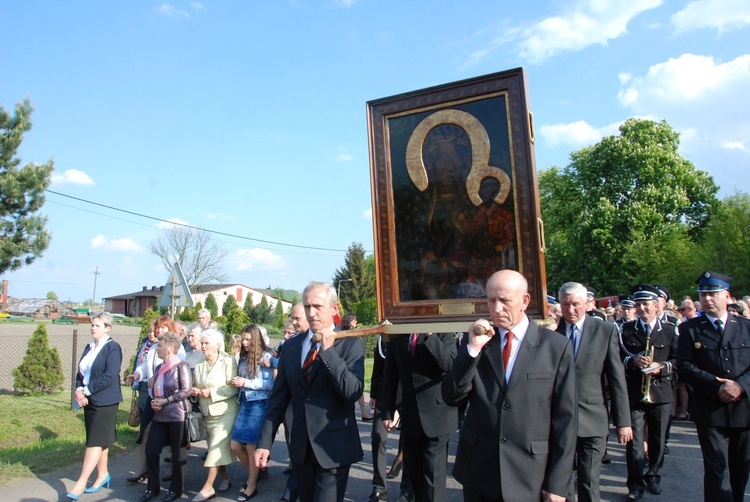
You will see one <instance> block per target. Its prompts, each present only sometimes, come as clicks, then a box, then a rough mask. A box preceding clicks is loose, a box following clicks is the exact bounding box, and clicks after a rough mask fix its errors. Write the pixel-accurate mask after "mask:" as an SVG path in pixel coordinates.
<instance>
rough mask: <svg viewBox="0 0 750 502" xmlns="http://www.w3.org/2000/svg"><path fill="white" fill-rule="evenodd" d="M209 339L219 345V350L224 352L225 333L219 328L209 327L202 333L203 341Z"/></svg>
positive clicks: (213, 343)
mask: <svg viewBox="0 0 750 502" xmlns="http://www.w3.org/2000/svg"><path fill="white" fill-rule="evenodd" d="M203 340H208V342H209V343H210V344H211V345H217V346H218V347H219V352H224V335H222V334H221V332H220V331H219V330H216V329H207V330H204V331H203V333H201V341H203Z"/></svg>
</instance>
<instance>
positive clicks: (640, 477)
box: [625, 401, 672, 491]
mask: <svg viewBox="0 0 750 502" xmlns="http://www.w3.org/2000/svg"><path fill="white" fill-rule="evenodd" d="M671 411H672V403H671V402H669V403H657V404H646V403H642V402H640V401H639V402H637V403H633V402H631V403H630V421H631V423H632V425H633V440H632V441H630V442H629V443H628V444H627V447H626V448H625V454H626V458H627V463H628V479H627V485H628V490H639V491H643V490H644V489H645V488H646V485H647V484H648V483H649V482H651V481H653V482H655V483H659V482H660V481H661V474H660V472H661V468H662V466H663V465H664V445H665V435H666V433H667V424H668V423H669V413H670V412H671ZM646 424H648V471H647V472H646V474H644V473H643V469H644V467H645V465H646V454H645V451H644V447H643V442H644V441H645V440H646V437H645V432H646Z"/></svg>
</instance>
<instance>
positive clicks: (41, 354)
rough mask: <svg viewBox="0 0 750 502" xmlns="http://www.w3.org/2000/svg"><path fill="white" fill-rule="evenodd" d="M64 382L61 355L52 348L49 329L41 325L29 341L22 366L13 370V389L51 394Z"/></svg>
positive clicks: (30, 392)
mask: <svg viewBox="0 0 750 502" xmlns="http://www.w3.org/2000/svg"><path fill="white" fill-rule="evenodd" d="M63 380H64V377H63V372H62V361H61V360H60V354H58V352H57V349H56V348H54V347H50V345H49V338H48V336H47V328H46V327H45V325H44V324H40V325H39V326H38V327H37V328H36V330H34V334H33V335H31V338H30V339H29V348H28V350H27V351H26V355H25V356H24V358H23V361H21V365H20V366H19V367H17V368H14V369H13V387H14V388H15V389H16V390H19V391H22V392H26V393H29V394H49V393H51V392H55V391H57V390H59V389H60V387H61V386H62V383H63Z"/></svg>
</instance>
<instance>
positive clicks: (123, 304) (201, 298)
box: [104, 284, 292, 317]
mask: <svg viewBox="0 0 750 502" xmlns="http://www.w3.org/2000/svg"><path fill="white" fill-rule="evenodd" d="M163 290H164V286H160V287H156V286H152V287H151V288H148V287H146V286H144V287H143V289H142V290H141V291H136V292H135V293H127V294H124V295H117V296H110V297H108V298H104V310H107V311H109V312H112V313H113V314H124V315H126V316H130V317H143V314H144V312H145V311H146V309H149V308H151V306H152V305H154V304H155V303H157V302H158V301H159V297H161V295H162V292H163ZM190 294H191V295H192V296H193V303H194V304H195V303H198V302H200V304H201V305H206V298H207V297H208V295H209V294H212V295H214V299H215V300H216V304H217V305H218V306H219V312H221V307H222V306H223V305H224V302H225V301H226V299H227V297H228V296H229V295H234V299H235V300H237V304H238V305H239V306H240V308H244V306H245V302H247V301H251V302H252V304H253V305H258V304H259V303H260V301H261V299H262V298H263V297H264V296H265V297H266V301H267V302H268V305H269V306H270V307H271V310H273V309H275V308H276V303H277V302H279V301H281V306H282V308H283V309H284V312H285V313H286V312H289V311H290V310H291V308H292V304H291V302H288V301H286V300H279V299H277V298H276V297H274V296H273V295H270V294H268V293H264V292H263V291H261V290H259V289H255V288H251V287H248V286H245V285H244V284H206V285H203V286H193V287H191V288H190Z"/></svg>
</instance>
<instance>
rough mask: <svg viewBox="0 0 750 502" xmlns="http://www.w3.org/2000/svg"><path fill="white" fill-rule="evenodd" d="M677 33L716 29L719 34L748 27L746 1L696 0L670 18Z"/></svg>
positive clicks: (749, 10)
mask: <svg viewBox="0 0 750 502" xmlns="http://www.w3.org/2000/svg"><path fill="white" fill-rule="evenodd" d="M672 24H674V27H675V31H676V32H677V33H687V32H689V31H693V30H699V29H701V28H713V29H716V30H717V31H718V32H719V34H721V33H723V32H725V31H731V30H737V29H740V28H742V27H744V26H747V25H750V2H748V1H747V0H696V1H694V2H690V3H689V4H687V5H686V6H685V8H684V9H682V10H681V11H679V12H678V13H676V14H674V15H673V16H672Z"/></svg>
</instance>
